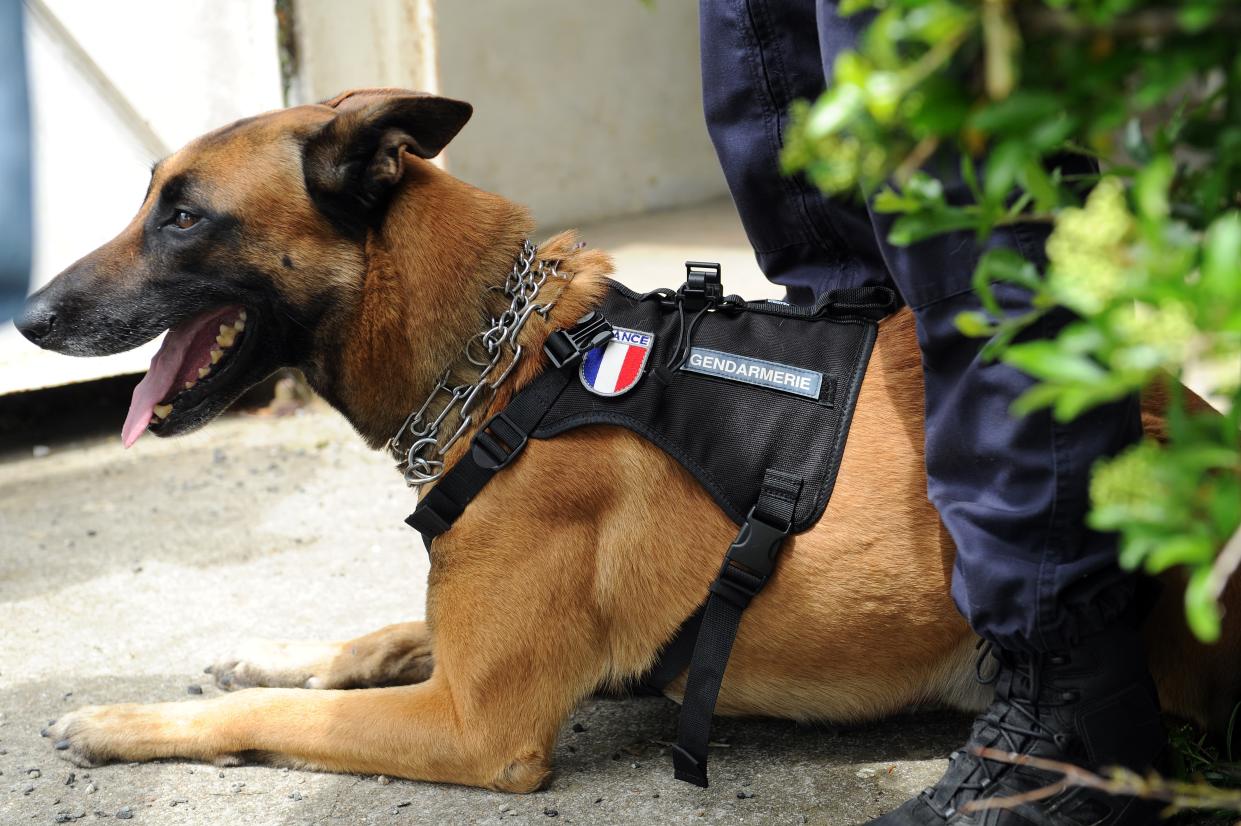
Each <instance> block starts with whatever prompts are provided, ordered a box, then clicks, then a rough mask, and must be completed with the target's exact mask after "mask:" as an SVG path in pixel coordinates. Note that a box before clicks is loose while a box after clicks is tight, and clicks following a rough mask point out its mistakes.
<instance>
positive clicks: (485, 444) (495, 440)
mask: <svg viewBox="0 0 1241 826" xmlns="http://www.w3.org/2000/svg"><path fill="white" fill-rule="evenodd" d="M528 438H529V434H528V433H526V432H525V431H523V430H521V429H520V428H519V427H517V425H515V424H514V423H513V420H512V419H510V418H509V417H508V416H506V415H504V411H501V412H499V413H497V414H496V415H494V416H492V417H491V419H489V420H488V422H487V423H486V424H485V425H483V426H482V427H481V428H480V429H479V431H478V433H476V434H474V444H473V447H471V449H470V457H471V458H473V460H474V464H476V465H478V466H479V467H481V468H483V469H484V470H499V469H500V468H503V467H507V466H508V465H509V463H510V462H512V461H513V459H515V458H517V454H519V453H521V451H522V448H524V447H525V446H526V441H527V439H528Z"/></svg>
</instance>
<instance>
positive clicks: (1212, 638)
mask: <svg viewBox="0 0 1241 826" xmlns="http://www.w3.org/2000/svg"><path fill="white" fill-rule="evenodd" d="M1210 576H1211V571H1210V569H1209V568H1204V569H1201V570H1198V571H1194V573H1193V574H1192V575H1191V576H1190V578H1189V583H1188V584H1187V585H1186V586H1185V619H1186V620H1187V621H1188V623H1189V628H1190V630H1191V631H1193V632H1194V636H1196V637H1197V638H1198V639H1200V640H1202V641H1203V642H1208V643H1209V642H1216V641H1217V640H1219V635H1220V611H1219V606H1218V605H1216V604H1215V599H1214V596H1213V594H1212V593H1211V580H1210Z"/></svg>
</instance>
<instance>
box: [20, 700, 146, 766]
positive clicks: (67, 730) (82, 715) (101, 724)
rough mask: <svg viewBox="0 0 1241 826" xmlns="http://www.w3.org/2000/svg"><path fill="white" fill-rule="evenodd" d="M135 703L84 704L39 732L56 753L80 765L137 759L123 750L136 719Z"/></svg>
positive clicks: (98, 764) (131, 735)
mask: <svg viewBox="0 0 1241 826" xmlns="http://www.w3.org/2000/svg"><path fill="white" fill-rule="evenodd" d="M138 708H140V707H139V706H136V705H116V706H84V707H82V708H80V709H78V710H77V711H73V712H70V713H69V714H66V715H64V716H63V717H61V718H60V719H58V720H56V721H54V722H53V723H52V724H51V725H49V726H48V727H47V728H45V729H44V730H43V732H42V734H43V735H44V736H45V737H49V738H51V741H52V747H53V748H54V749H56V754H57V756H59V757H61V758H62V759H64V760H68V761H69V762H70V763H73V764H74V765H77V766H81V767H82V768H91V767H92V766H100V765H103V764H104V763H115V762H118V761H122V760H132V759H137V758H133V757H131V756H130V755H129V754H127V753H126V748H125V747H126V744H127V742H128V741H129V740H130V739H131V738H132V737H133V734H132V731H133V728H134V726H135V725H136V723H137V721H136V719H135V714H134V710H136V709H138Z"/></svg>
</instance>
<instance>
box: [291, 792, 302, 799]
mask: <svg viewBox="0 0 1241 826" xmlns="http://www.w3.org/2000/svg"><path fill="white" fill-rule="evenodd" d="M301 799H302V793H301V792H290V793H289V800H301Z"/></svg>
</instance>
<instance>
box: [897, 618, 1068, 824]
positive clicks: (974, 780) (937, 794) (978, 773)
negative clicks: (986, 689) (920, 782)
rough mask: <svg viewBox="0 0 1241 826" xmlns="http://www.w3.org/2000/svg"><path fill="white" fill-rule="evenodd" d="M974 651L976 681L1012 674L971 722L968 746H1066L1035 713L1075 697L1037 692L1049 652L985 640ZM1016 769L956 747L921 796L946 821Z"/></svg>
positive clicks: (1014, 749) (1018, 751)
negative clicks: (940, 776)
mask: <svg viewBox="0 0 1241 826" xmlns="http://www.w3.org/2000/svg"><path fill="white" fill-rule="evenodd" d="M978 650H979V654H978V658H977V660H976V661H975V664H974V668H975V673H976V675H977V677H978V681H979V682H980V683H981V684H983V685H994V684H996V683H997V681H998V680H999V677H1000V675H1001V674H1002V673H1004V672H1006V671H1007V672H1009V673H1010V674H1011V678H1010V682H1009V684H1008V685H1007V686H1006V687H1005V689H1006V690H1003V691H999V690H997V693H996V698H995V701H994V702H992V704H991V706H990V707H989V708H988V709H987V710H986V711H985V712H983V713H982V714H981V715H980V716H979V717H978V719H977V720H976V721H975V725H974V735H973V736H972V737H971V738H970V743H969V746H972V747H986V748H993V749H999V750H1001V751H1007V752H1011V753H1014V754H1022V753H1025V752H1027V751H1028V750H1029V749H1030V748H1031V747H1032V746H1033V745H1034V744H1036V743H1039V742H1043V743H1049V744H1052V745H1054V746H1056V747H1057V748H1058V749H1061V750H1063V749H1064V748H1066V747H1067V746H1068V743H1069V735H1067V734H1065V733H1063V732H1059V731H1053V730H1052V729H1050V728H1049V727H1048V726H1047V725H1046V723H1045V722H1044V720H1043V719H1040V716H1039V708H1040V707H1043V708H1046V707H1049V706H1057V705H1064V704H1066V703H1068V702H1072V701H1073V700H1075V699H1076V697H1075V696H1073V695H1072V693H1071V692H1065V693H1064V694H1061V695H1056V696H1052V697H1040V693H1041V691H1040V690H1041V688H1042V685H1041V677H1042V670H1043V663H1044V661H1045V660H1046V659H1047V657H1048V655H1040V654H1036V655H1024V654H1023V655H1015V654H1013V653H1011V652H1007V651H1004V650H1003V649H1000V648H997V647H995V646H993V645H992V644H991V643H989V642H985V641H980V642H979V645H978ZM988 659H993V660H994V661H995V667H994V669H993V670H992V672H991V673H990V674H984V669H985V667H986V662H987V660H988ZM1017 768H1019V767H1017V766H1014V765H1013V764H1010V763H999V762H996V761H994V760H987V759H984V758H982V757H979V756H978V755H976V754H973V753H972V752H970V751H969V750H968V748H967V749H966V750H961V751H956V752H953V753H952V755H951V757H950V758H949V766H948V771H947V772H946V773H945V775H944V780H943V781H941V782H940V784H939V785H936V786H932V787H930V788H927V789H924V790H923V791H922V793H921V795H920V797H921V798H922V800H923V801H924V802H925V803H926V804H927V805H928V806H930V807H931V809H932V810H934V811H935V813H936V814H938V815H939V816H940V817H943V818H944V819H945V820H946V819H948V818H950V817H952V816H953V815H954V814H956V812H957V809H958V808H959V807H960V805H961V804H963V803H965V802H966V801H968V800H973V799H975V798H977V797H979V796H980V795H981V794H982V792H983V791H984V790H986V789H987V788H988V787H989V786H991V785H992V784H993V783H994V782H995V781H996V780H997V779H999V778H1000V777H1001V776H1002V775H1004V774H1007V773H1009V772H1011V771H1013V770H1014V769H1017Z"/></svg>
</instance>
